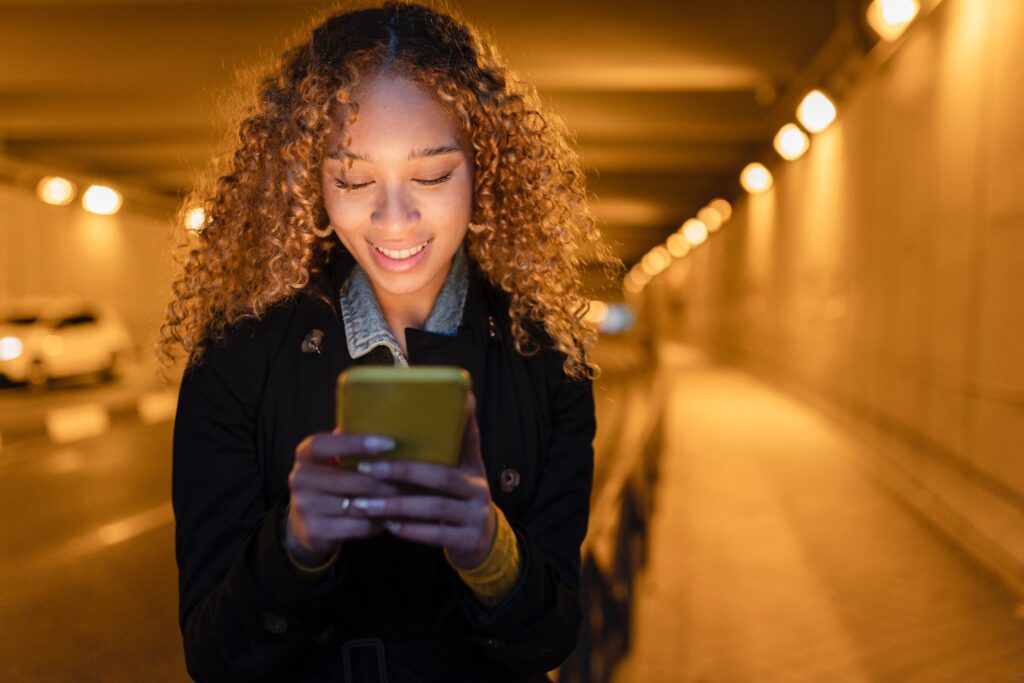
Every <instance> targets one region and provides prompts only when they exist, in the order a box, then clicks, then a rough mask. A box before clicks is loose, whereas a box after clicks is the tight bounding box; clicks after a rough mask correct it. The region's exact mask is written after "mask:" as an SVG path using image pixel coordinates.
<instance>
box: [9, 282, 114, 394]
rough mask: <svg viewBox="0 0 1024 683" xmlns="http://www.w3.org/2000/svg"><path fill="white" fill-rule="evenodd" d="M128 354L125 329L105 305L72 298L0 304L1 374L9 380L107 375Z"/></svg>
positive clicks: (42, 380)
mask: <svg viewBox="0 0 1024 683" xmlns="http://www.w3.org/2000/svg"><path fill="white" fill-rule="evenodd" d="M132 353H133V345H132V339H131V335H130V334H129V333H128V329H127V328H126V327H125V325H124V323H123V322H122V321H121V319H120V317H119V316H118V315H117V314H116V313H114V311H113V309H111V308H110V307H109V306H107V305H105V304H101V303H97V302H91V301H85V300H82V299H76V298H70V297H69V298H60V299H44V298H32V299H20V300H13V301H5V302H0V375H3V376H4V377H6V378H7V379H8V380H10V381H12V382H27V383H28V384H29V385H31V386H34V387H41V386H43V385H44V384H46V382H47V381H48V380H50V379H51V378H59V377H71V376H74V375H86V374H93V373H101V375H103V376H105V377H107V378H109V377H113V376H114V375H115V374H116V372H117V371H118V369H119V366H120V365H121V363H122V362H123V361H124V360H126V359H127V358H128V357H129V356H130V355H131V354H132Z"/></svg>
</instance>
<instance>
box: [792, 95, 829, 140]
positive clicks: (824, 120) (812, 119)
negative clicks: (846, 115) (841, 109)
mask: <svg viewBox="0 0 1024 683" xmlns="http://www.w3.org/2000/svg"><path fill="white" fill-rule="evenodd" d="M796 118H797V120H798V121H800V125H802V126H803V127H804V128H806V129H807V130H809V131H810V132H812V133H820V132H821V131H823V130H825V129H826V128H828V127H829V126H831V125H832V122H833V121H835V120H836V105H835V104H833V103H832V100H830V99H829V98H828V95H826V94H825V93H823V92H822V91H820V90H812V91H811V92H809V93H807V95H806V97H804V99H803V100H802V101H801V102H800V106H799V107H797V108H796Z"/></svg>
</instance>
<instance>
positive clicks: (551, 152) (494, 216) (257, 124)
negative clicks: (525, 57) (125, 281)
mask: <svg viewBox="0 0 1024 683" xmlns="http://www.w3.org/2000/svg"><path fill="white" fill-rule="evenodd" d="M382 73H394V74H400V75H402V76H405V77H408V78H410V79H411V80H413V81H414V82H417V83H419V84H421V85H422V86H424V87H425V88H426V89H427V90H428V92H431V93H433V94H435V96H436V98H437V100H438V102H439V103H441V104H442V106H445V107H447V109H448V111H449V112H450V113H451V114H452V115H453V116H454V118H455V120H456V121H457V123H458V124H459V125H460V127H461V129H462V131H463V133H464V134H465V135H466V139H467V140H469V142H470V149H471V150H472V155H473V162H474V166H475V177H474V181H473V182H474V188H473V200H474V207H473V218H472V223H475V224H483V225H486V226H488V229H486V230H483V231H480V232H477V231H469V232H467V236H466V243H467V252H468V254H469V257H470V259H471V260H472V261H473V262H474V263H475V264H476V265H477V267H478V269H479V270H480V271H481V272H482V273H483V274H484V275H485V276H486V277H487V279H488V280H489V281H490V282H491V283H492V284H493V285H495V286H497V287H499V288H500V289H502V290H503V291H505V292H506V293H507V294H508V296H509V316H510V318H511V321H512V332H513V337H514V341H515V345H516V349H517V350H518V351H519V352H520V353H524V354H531V353H536V351H537V350H538V345H539V340H537V339H536V337H535V336H534V335H531V334H530V332H529V331H528V328H530V327H533V326H534V323H539V324H540V325H541V326H542V327H543V331H544V332H546V333H547V336H548V337H550V340H551V342H552V343H553V345H554V347H555V348H556V349H558V350H559V351H561V352H562V353H563V354H564V363H563V368H564V371H565V373H566V374H567V375H568V376H570V377H573V378H581V377H594V376H595V375H596V372H597V367H596V365H595V364H594V362H593V360H592V359H591V355H590V353H589V351H590V349H591V347H592V345H593V343H594V341H595V338H596V333H595V331H594V330H593V328H592V327H590V326H589V325H588V324H587V323H585V322H584V321H583V320H582V316H583V314H584V313H585V311H586V310H587V305H588V301H587V299H586V298H585V297H584V296H583V294H582V291H581V290H582V275H583V269H584V267H585V263H584V255H585V254H586V257H587V259H588V260H589V261H590V262H591V263H593V262H597V263H598V264H600V265H603V266H604V267H605V269H606V271H609V272H610V271H613V270H617V269H618V268H620V264H619V262H618V261H617V259H615V257H614V256H612V254H611V250H610V248H609V247H608V246H607V244H606V243H605V242H604V240H603V239H602V237H601V235H600V232H599V230H598V229H597V227H596V225H595V221H594V217H593V215H592V213H591V211H590V208H589V205H588V201H587V192H586V188H585V176H584V174H583V172H582V170H581V167H580V162H579V159H578V156H577V154H576V152H575V151H574V149H573V148H572V146H571V145H570V141H571V139H572V138H571V136H570V134H569V132H568V131H567V129H566V128H565V126H564V124H563V123H562V122H561V120H560V119H558V118H557V117H555V116H553V115H552V114H551V113H549V112H547V111H545V109H544V107H543V106H542V105H541V103H540V99H539V97H538V96H537V93H536V91H535V89H533V88H532V87H530V86H528V85H525V84H523V83H521V82H519V81H517V80H516V79H515V78H514V76H513V75H512V74H511V73H510V72H509V70H508V69H507V67H505V66H504V64H503V62H502V60H501V59H500V57H499V56H498V55H497V54H496V52H495V50H494V49H493V47H492V46H491V45H490V44H489V43H488V42H486V41H484V40H483V39H482V38H481V37H480V34H479V33H478V32H477V31H476V30H474V29H473V28H472V27H470V26H469V25H467V24H466V23H465V22H464V21H461V20H457V19H455V18H453V16H451V14H450V12H449V13H442V12H439V11H435V10H433V9H431V8H428V7H425V6H422V5H418V4H412V3H406V2H388V3H386V4H385V5H384V6H382V7H375V8H368V9H360V10H356V11H351V12H348V13H344V14H336V15H334V16H331V17H329V18H328V19H327V20H326V21H323V22H322V23H320V24H319V25H318V26H316V27H315V28H314V29H313V30H312V32H311V35H309V37H308V38H307V39H306V40H305V41H304V42H302V43H301V44H299V45H297V46H296V47H293V48H291V49H289V50H288V51H286V52H285V53H284V54H283V55H282V57H281V59H280V61H279V63H278V65H277V67H276V69H275V70H274V72H273V73H272V74H271V75H270V76H267V77H265V78H263V79H262V81H261V82H260V85H259V88H258V98H257V101H256V103H255V105H250V106H249V107H248V111H247V115H246V116H245V118H244V120H243V121H242V122H241V125H240V126H239V129H238V138H237V140H240V143H241V144H240V145H239V144H238V143H237V141H236V143H235V144H236V149H235V151H234V154H233V155H232V156H231V157H230V158H229V159H227V160H226V166H227V168H226V169H225V171H226V172H219V171H218V169H217V168H216V164H215V165H214V167H212V168H211V169H209V170H208V172H207V178H206V181H205V184H200V185H198V186H197V187H196V189H194V190H193V191H192V193H191V194H190V196H189V197H188V198H187V200H186V202H185V203H184V205H183V207H182V215H183V216H184V213H185V211H186V207H195V206H201V207H202V208H203V209H204V210H205V215H206V223H205V225H204V226H203V228H202V230H201V231H200V232H198V234H196V233H194V232H188V233H187V234H188V236H187V237H186V238H185V239H184V241H183V242H182V243H181V244H179V252H178V256H177V261H178V265H179V272H178V274H177V276H176V278H175V280H174V282H173V285H172V296H171V299H170V302H169V303H168V305H167V309H166V314H165V319H164V322H163V324H162V325H161V327H160V337H159V341H158V342H157V356H158V357H159V358H160V360H161V362H162V363H163V364H164V365H165V367H166V366H169V365H171V364H173V363H174V362H175V359H176V358H177V347H178V346H180V347H181V349H182V350H183V351H184V352H185V354H186V355H187V358H188V365H189V366H191V365H194V364H196V363H198V362H199V361H200V359H201V357H202V355H203V353H204V350H205V348H206V346H207V344H209V343H210V342H212V341H216V340H218V339H222V338H223V337H224V336H225V334H226V332H227V330H228V328H229V327H231V326H232V325H234V324H235V323H237V322H238V321H240V320H242V319H245V318H260V317H261V316H262V315H263V314H265V313H266V311H267V310H268V309H270V308H271V307H273V306H274V305H276V304H278V303H280V302H282V301H285V300H288V299H290V298H292V297H294V296H296V295H298V294H299V293H300V292H301V293H304V294H308V295H314V296H317V297H319V298H322V299H325V300H327V301H328V302H330V301H331V300H332V299H333V295H334V293H333V292H329V291H328V289H327V288H328V285H329V280H328V279H327V277H326V273H327V271H328V265H329V264H330V263H331V261H332V260H333V259H334V258H337V257H338V252H339V251H343V250H344V248H343V247H342V246H341V243H340V241H339V240H338V239H337V237H336V236H335V235H333V234H332V235H329V236H328V237H327V238H323V237H318V236H317V235H316V233H315V231H316V230H319V231H320V233H321V234H323V232H324V228H325V227H326V226H327V225H328V224H329V221H328V218H327V214H326V211H325V209H324V206H323V198H322V187H321V182H320V171H319V169H320V164H321V162H322V160H323V150H324V146H325V138H326V136H327V133H328V132H329V131H330V126H331V119H332V116H335V115H338V114H340V117H341V118H340V120H341V121H343V122H345V125H346V127H347V126H348V125H350V124H351V123H352V121H354V120H355V117H356V116H357V115H358V108H359V105H358V102H357V101H355V100H354V99H353V96H352V93H353V90H354V89H355V88H356V87H357V86H358V85H359V83H360V82H365V81H369V80H371V79H372V78H373V77H375V76H376V75H379V74H382ZM342 133H343V139H344V140H345V144H347V136H346V135H345V134H344V131H342ZM183 223H184V221H179V224H183Z"/></svg>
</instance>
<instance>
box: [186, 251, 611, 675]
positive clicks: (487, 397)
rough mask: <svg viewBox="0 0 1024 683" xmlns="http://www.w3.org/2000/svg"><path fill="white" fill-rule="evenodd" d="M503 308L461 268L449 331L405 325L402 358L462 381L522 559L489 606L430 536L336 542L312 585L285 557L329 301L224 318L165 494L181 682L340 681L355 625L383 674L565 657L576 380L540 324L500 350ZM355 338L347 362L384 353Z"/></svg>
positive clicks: (344, 269)
mask: <svg viewBox="0 0 1024 683" xmlns="http://www.w3.org/2000/svg"><path fill="white" fill-rule="evenodd" d="M351 265H352V261H351V257H348V256H347V255H345V258H344V259H343V261H342V265H340V266H335V267H334V270H333V272H332V274H331V277H332V282H333V286H334V290H333V291H335V292H337V286H338V285H340V283H341V281H342V278H343V277H345V275H347V273H348V272H349V271H350V269H351ZM509 325H510V323H509V316H508V300H507V298H506V297H505V296H504V295H503V294H502V293H501V292H500V291H499V290H497V289H496V288H494V287H492V286H491V285H489V284H487V283H486V281H485V280H484V279H483V278H482V277H481V276H480V274H479V273H478V272H476V271H475V269H472V268H471V281H470V288H469V293H468V294H467V298H466V305H465V309H464V314H463V321H462V325H461V326H460V328H459V331H458V334H457V336H455V337H446V336H442V335H437V334H432V333H429V332H425V331H422V330H414V329H409V330H407V332H406V340H407V344H408V350H409V354H408V355H409V360H410V363H412V364H452V365H459V366H461V367H464V368H466V369H467V370H468V371H469V372H470V375H471V376H472V379H473V387H474V391H475V393H476V396H477V401H478V420H479V423H480V431H481V439H482V450H483V459H484V463H485V465H486V468H487V476H488V481H489V482H490V485H491V495H492V497H493V499H494V501H495V503H496V504H497V505H498V506H499V507H500V508H501V509H502V511H503V512H504V513H505V516H506V517H507V518H508V520H509V522H510V524H511V526H512V528H513V529H514V530H515V532H516V535H517V536H518V539H519V543H520V548H521V550H522V562H523V568H524V569H523V571H522V574H521V576H520V579H519V581H518V583H517V584H516V586H515V587H514V588H513V589H512V591H511V593H510V594H509V595H508V597H507V598H506V599H505V600H504V601H503V602H502V603H501V604H500V605H498V606H497V607H496V608H495V609H494V610H493V611H488V610H487V609H486V608H484V607H483V606H482V605H481V604H480V603H478V602H477V600H476V599H475V598H474V597H473V594H472V593H471V592H470V590H469V589H468V587H467V586H466V585H465V584H464V583H463V582H462V581H461V580H460V579H459V577H458V575H457V574H456V573H455V572H454V570H452V568H451V567H450V565H449V564H448V563H447V561H446V560H445V558H444V555H443V553H442V551H441V549H440V548H439V547H436V546H427V545H423V544H418V543H414V542H410V541H406V540H403V539H398V538H396V537H393V536H391V535H389V534H386V533H383V534H380V535H378V536H375V537H373V538H367V539H358V540H351V541H347V542H346V543H345V544H344V547H343V549H342V552H341V555H340V557H339V559H338V561H337V562H336V563H335V564H334V566H333V568H332V569H331V571H330V572H329V573H328V575H327V576H326V577H325V578H323V579H322V580H319V581H317V582H314V583H303V582H302V581H300V580H299V579H298V578H297V577H296V575H295V573H294V571H293V569H292V567H291V565H290V564H289V561H288V558H287V556H286V555H285V551H284V547H283V540H282V539H283V529H284V522H285V518H284V514H285V511H286V510H285V508H286V505H287V501H288V473H289V471H290V470H291V467H292V463H293V461H294V453H295V447H296V446H297V445H298V443H299V442H300V441H301V440H302V439H303V438H304V437H306V436H307V435H308V434H311V433H313V432H318V431H329V430H331V429H332V428H333V427H334V414H335V411H334V407H335V406H334V403H335V398H334V392H335V382H336V378H337V376H338V373H340V372H341V371H342V370H344V369H345V368H346V367H349V366H350V365H352V364H353V360H352V359H351V358H350V357H349V355H348V347H347V345H346V342H345V338H344V328H343V325H342V322H341V319H340V317H339V314H338V312H337V306H336V305H329V304H328V303H327V302H325V301H323V300H318V299H316V298H314V297H305V296H300V297H298V298H297V299H294V300H292V301H290V302H288V303H286V304H282V305H278V306H276V307H274V308H272V309H271V310H270V311H269V312H268V313H267V314H266V315H265V316H264V317H263V318H262V319H260V320H259V321H252V320H249V321H245V322H243V323H240V324H238V325H236V326H235V327H234V328H232V330H231V331H230V333H229V335H228V338H227V340H226V342H223V343H220V344H217V345H213V346H212V347H211V348H209V349H208V350H207V351H206V355H205V357H204V359H203V361H202V363H201V364H200V365H199V366H197V367H196V368H194V369H191V370H189V371H188V372H186V373H185V376H184V377H183V378H182V384H181V390H180V395H179V400H178V413H177V419H176V422H175V425H174V446H173V451H174V461H173V496H172V497H173V503H174V514H175V521H176V524H177V532H176V553H177V561H178V569H179V595H180V610H179V618H180V625H181V630H182V634H183V636H184V646H185V661H186V665H187V668H188V671H189V673H190V674H191V675H192V676H193V677H194V678H195V679H196V680H197V681H329V680H335V681H341V680H343V677H342V675H341V662H342V655H341V653H342V647H343V644H344V642H345V641H350V640H352V639H357V638H379V639H380V640H382V641H383V642H384V643H385V652H386V658H387V661H388V668H389V683H403V682H404V681H446V682H456V681H472V682H473V683H482V682H484V681H543V680H547V678H546V676H545V675H544V672H545V671H549V670H551V669H554V668H556V667H557V666H558V665H559V664H560V663H561V662H563V661H564V660H565V658H566V657H568V655H569V654H570V653H571V652H572V650H573V648H574V647H575V643H576V640H577V636H578V633H579V629H580V624H581V618H582V615H581V608H580V600H579V584H580V557H579V549H580V544H581V543H582V541H583V537H584V535H585V534H586V529H587V518H588V513H589V500H590V489H591V483H592V475H593V450H592V445H591V444H592V439H593V436H594V428H595V424H594V401H593V394H592V387H591V383H590V382H589V381H587V380H576V381H570V380H568V379H567V378H566V377H565V375H564V373H563V372H562V368H561V362H562V358H563V356H562V355H561V354H560V353H559V352H557V351H556V350H554V349H553V348H552V347H551V344H550V339H549V338H547V337H546V336H544V335H543V334H542V333H537V334H538V338H539V339H540V340H541V341H542V350H541V352H540V353H538V354H535V355H532V356H524V355H521V354H519V353H517V352H516V351H515V348H514V346H513V342H512V336H511V331H510V327H509ZM313 329H319V330H321V331H322V332H323V333H324V338H323V346H322V349H321V352H320V353H310V352H308V351H307V352H304V351H303V350H302V342H303V339H304V338H305V337H306V335H307V334H308V333H309V331H310V330H313ZM377 351H381V352H384V350H383V349H378V350H377ZM374 355H375V354H374V353H371V354H369V356H367V357H364V358H363V359H361V362H384V363H390V362H391V358H390V354H389V353H385V354H384V356H383V357H381V356H379V355H378V356H377V357H376V358H372V357H373V356H374ZM506 468H508V469H506ZM503 471H505V474H506V487H505V488H507V489H511V488H512V486H510V484H513V483H514V480H515V476H514V473H518V475H519V477H518V478H519V483H518V486H517V487H516V488H514V490H510V491H505V490H503V488H502V486H501V473H502V472H503ZM513 471H514V472H513ZM412 672H415V674H414V673H412Z"/></svg>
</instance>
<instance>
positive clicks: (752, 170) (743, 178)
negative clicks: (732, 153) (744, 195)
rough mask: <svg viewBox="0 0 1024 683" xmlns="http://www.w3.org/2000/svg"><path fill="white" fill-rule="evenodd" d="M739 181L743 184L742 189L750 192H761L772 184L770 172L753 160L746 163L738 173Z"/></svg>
mask: <svg viewBox="0 0 1024 683" xmlns="http://www.w3.org/2000/svg"><path fill="white" fill-rule="evenodd" d="M740 183H741V184H742V185H743V189H744V190H746V191H747V192H749V193H750V194H761V193H762V192H765V191H767V190H768V188H770V187H771V186H772V174H771V171H769V170H768V169H767V168H765V167H764V164H759V163H757V162H756V161H755V162H754V163H752V164H748V165H747V167H746V168H744V169H743V172H742V173H740Z"/></svg>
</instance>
